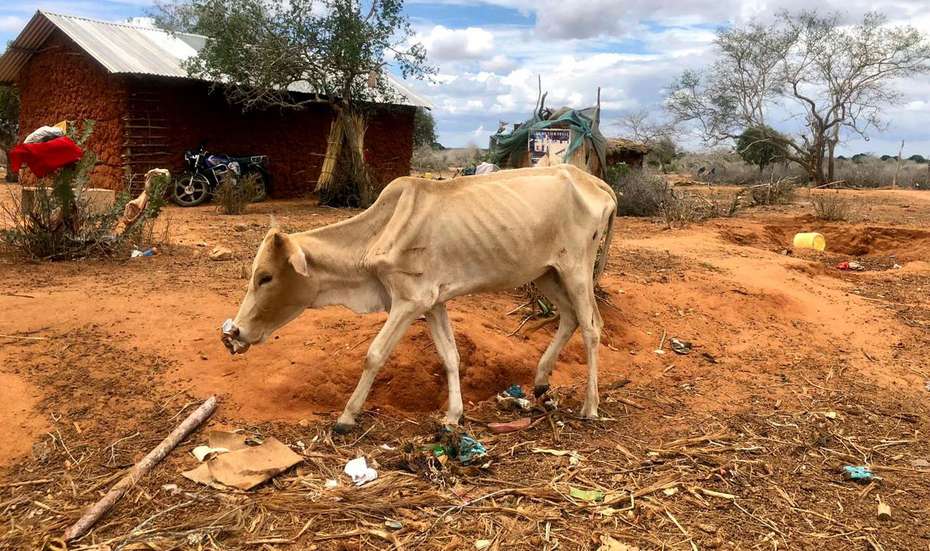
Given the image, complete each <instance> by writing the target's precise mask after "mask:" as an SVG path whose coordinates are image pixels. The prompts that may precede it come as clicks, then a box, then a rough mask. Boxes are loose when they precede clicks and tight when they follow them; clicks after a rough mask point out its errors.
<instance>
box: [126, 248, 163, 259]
mask: <svg viewBox="0 0 930 551" xmlns="http://www.w3.org/2000/svg"><path fill="white" fill-rule="evenodd" d="M156 252H157V251H156V249H155V247H151V248H148V249H145V250H144V251H140V250H139V249H133V250H132V252H131V253H130V254H129V258H139V257H140V256H155V253H156Z"/></svg>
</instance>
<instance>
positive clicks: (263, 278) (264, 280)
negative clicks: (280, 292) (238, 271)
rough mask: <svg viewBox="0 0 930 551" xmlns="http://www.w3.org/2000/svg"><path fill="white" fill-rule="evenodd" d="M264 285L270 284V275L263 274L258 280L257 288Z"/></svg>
mask: <svg viewBox="0 0 930 551" xmlns="http://www.w3.org/2000/svg"><path fill="white" fill-rule="evenodd" d="M266 283H271V274H265V275H263V276H261V277H260V278H258V286H259V287H261V286H262V285H264V284H266Z"/></svg>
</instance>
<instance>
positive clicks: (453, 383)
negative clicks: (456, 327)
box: [426, 304, 462, 425]
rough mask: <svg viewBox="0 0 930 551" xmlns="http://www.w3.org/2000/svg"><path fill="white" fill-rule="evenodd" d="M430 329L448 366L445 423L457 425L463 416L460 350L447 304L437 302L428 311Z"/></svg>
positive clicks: (443, 360) (440, 355)
mask: <svg viewBox="0 0 930 551" xmlns="http://www.w3.org/2000/svg"><path fill="white" fill-rule="evenodd" d="M426 320H427V321H428V322H429V331H430V334H431V335H432V337H433V342H434V343H435V344H436V350H437V351H438V352H439V357H440V358H442V363H443V364H444V365H445V367H446V384H448V385H449V409H448V410H447V411H446V418H445V420H443V423H444V424H446V425H457V424H458V422H459V418H460V417H461V416H462V390H461V388H460V386H459V350H458V348H457V347H456V346H455V335H453V333H452V324H451V323H450V322H449V314H448V313H447V312H446V305H445V304H437V305H436V306H433V308H432V309H431V310H430V311H429V312H427V313H426Z"/></svg>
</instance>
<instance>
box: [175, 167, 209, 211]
mask: <svg viewBox="0 0 930 551" xmlns="http://www.w3.org/2000/svg"><path fill="white" fill-rule="evenodd" d="M208 197H210V182H209V181H208V180H207V178H206V176H204V175H203V174H191V173H189V172H187V173H184V174H182V175H181V176H180V177H179V178H178V179H177V180H175V181H174V188H173V190H172V193H171V199H172V200H173V201H174V202H175V203H176V204H178V205H180V206H182V207H195V206H197V205H199V204H201V203H203V202H204V201H206V200H207V198H208Z"/></svg>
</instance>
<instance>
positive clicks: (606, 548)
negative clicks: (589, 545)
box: [597, 534, 639, 551]
mask: <svg viewBox="0 0 930 551" xmlns="http://www.w3.org/2000/svg"><path fill="white" fill-rule="evenodd" d="M597 551H639V547H633V546H632V545H627V544H625V543H621V542H619V541H617V540H615V539H614V538H612V537H610V536H608V535H606V534H604V535H602V536H601V545H600V546H599V547H598V548H597Z"/></svg>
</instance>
